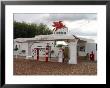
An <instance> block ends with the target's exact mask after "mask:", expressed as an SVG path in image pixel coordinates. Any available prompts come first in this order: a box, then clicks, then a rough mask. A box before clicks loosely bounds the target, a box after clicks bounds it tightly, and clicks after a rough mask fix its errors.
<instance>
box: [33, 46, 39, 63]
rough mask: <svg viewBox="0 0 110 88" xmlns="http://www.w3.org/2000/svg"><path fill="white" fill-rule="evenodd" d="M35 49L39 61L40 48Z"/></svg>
mask: <svg viewBox="0 0 110 88" xmlns="http://www.w3.org/2000/svg"><path fill="white" fill-rule="evenodd" d="M34 50H35V53H36V54H35V59H36V58H37V59H36V60H37V61H39V48H34Z"/></svg>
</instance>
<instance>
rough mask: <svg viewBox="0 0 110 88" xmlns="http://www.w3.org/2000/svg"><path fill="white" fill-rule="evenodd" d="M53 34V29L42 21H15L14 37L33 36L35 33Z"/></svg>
mask: <svg viewBox="0 0 110 88" xmlns="http://www.w3.org/2000/svg"><path fill="white" fill-rule="evenodd" d="M48 34H52V30H50V29H49V28H48V26H47V25H45V24H43V23H40V24H39V25H38V24H34V23H31V24H29V23H25V22H16V21H14V38H31V37H34V36H35V35H48Z"/></svg>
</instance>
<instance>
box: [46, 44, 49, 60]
mask: <svg viewBox="0 0 110 88" xmlns="http://www.w3.org/2000/svg"><path fill="white" fill-rule="evenodd" d="M48 57H49V43H47V45H46V53H45V61H46V62H48Z"/></svg>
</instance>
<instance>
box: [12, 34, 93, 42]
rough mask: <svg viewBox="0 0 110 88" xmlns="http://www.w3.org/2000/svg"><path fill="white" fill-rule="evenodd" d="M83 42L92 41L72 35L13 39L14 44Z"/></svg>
mask: <svg viewBox="0 0 110 88" xmlns="http://www.w3.org/2000/svg"><path fill="white" fill-rule="evenodd" d="M76 39H78V40H83V41H87V42H93V40H91V39H85V38H80V37H76V36H74V35H70V34H67V35H57V34H56V35H53V34H51V35H37V36H35V37H33V38H17V39H14V41H15V42H21V43H22V42H37V41H65V40H76Z"/></svg>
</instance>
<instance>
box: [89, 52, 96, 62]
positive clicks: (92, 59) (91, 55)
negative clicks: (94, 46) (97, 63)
mask: <svg viewBox="0 0 110 88" xmlns="http://www.w3.org/2000/svg"><path fill="white" fill-rule="evenodd" d="M94 56H95V55H94V53H93V51H92V52H91V54H90V60H91V61H94Z"/></svg>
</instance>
